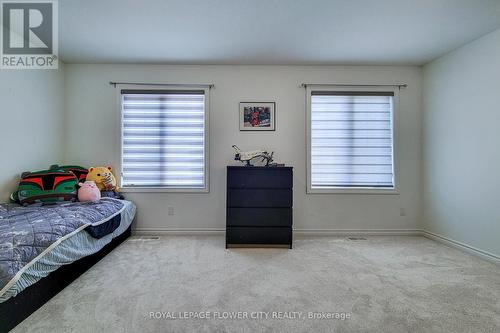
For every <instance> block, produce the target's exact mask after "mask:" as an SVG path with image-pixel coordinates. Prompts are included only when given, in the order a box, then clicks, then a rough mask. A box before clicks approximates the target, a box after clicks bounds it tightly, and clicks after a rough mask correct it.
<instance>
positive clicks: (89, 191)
mask: <svg viewBox="0 0 500 333" xmlns="http://www.w3.org/2000/svg"><path fill="white" fill-rule="evenodd" d="M78 185H80V189H79V190H78V200H79V201H82V202H85V201H91V202H97V201H99V200H101V191H100V190H99V188H98V187H97V185H96V184H95V182H94V181H92V180H87V181H86V182H85V183H79V184H78Z"/></svg>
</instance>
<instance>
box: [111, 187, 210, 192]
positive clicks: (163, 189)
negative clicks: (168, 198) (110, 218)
mask: <svg viewBox="0 0 500 333" xmlns="http://www.w3.org/2000/svg"><path fill="white" fill-rule="evenodd" d="M120 192H122V193H209V192H210V191H209V189H208V188H171V187H122V188H120Z"/></svg>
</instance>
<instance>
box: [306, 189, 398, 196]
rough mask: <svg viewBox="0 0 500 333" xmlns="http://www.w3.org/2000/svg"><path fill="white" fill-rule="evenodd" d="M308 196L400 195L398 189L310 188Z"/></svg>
mask: <svg viewBox="0 0 500 333" xmlns="http://www.w3.org/2000/svg"><path fill="white" fill-rule="evenodd" d="M307 194H370V195H399V191H398V189H397V188H360V187H354V188H350V187H336V188H308V189H307Z"/></svg>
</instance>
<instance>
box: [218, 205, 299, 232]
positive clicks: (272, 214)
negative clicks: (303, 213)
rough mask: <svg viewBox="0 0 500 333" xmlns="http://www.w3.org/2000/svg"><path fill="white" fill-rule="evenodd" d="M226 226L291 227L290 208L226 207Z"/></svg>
mask: <svg viewBox="0 0 500 333" xmlns="http://www.w3.org/2000/svg"><path fill="white" fill-rule="evenodd" d="M227 226H233V227H238V226H239V227H291V226H292V209H291V208H228V209H227Z"/></svg>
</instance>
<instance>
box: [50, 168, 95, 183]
mask: <svg viewBox="0 0 500 333" xmlns="http://www.w3.org/2000/svg"><path fill="white" fill-rule="evenodd" d="M49 169H59V170H64V171H71V172H73V173H74V174H75V176H76V178H78V181H79V182H85V179H86V178H87V174H88V173H89V171H88V170H87V168H84V167H81V166H78V165H63V166H59V165H57V164H54V165H51V166H50V168H49Z"/></svg>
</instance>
